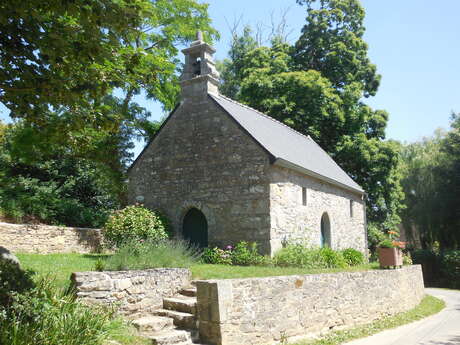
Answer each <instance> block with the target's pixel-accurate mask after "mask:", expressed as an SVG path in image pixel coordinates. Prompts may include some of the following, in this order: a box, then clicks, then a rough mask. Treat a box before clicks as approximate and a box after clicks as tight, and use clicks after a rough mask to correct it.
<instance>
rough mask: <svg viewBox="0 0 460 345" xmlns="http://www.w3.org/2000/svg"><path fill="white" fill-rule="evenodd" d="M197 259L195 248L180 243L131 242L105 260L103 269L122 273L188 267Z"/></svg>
mask: <svg viewBox="0 0 460 345" xmlns="http://www.w3.org/2000/svg"><path fill="white" fill-rule="evenodd" d="M199 257H200V254H199V253H198V251H197V250H196V249H195V248H193V247H190V246H189V245H188V244H187V243H186V242H182V241H161V242H152V241H142V240H141V241H136V242H134V241H131V242H127V243H125V244H124V245H123V246H122V247H120V248H119V249H118V250H117V251H116V252H115V254H113V255H112V256H110V257H109V258H108V259H107V260H106V262H105V265H104V269H105V270H109V271H123V270H142V269H149V268H159V267H190V266H191V265H193V264H194V263H196V262H197V261H198V259H199ZM96 268H97V267H96Z"/></svg>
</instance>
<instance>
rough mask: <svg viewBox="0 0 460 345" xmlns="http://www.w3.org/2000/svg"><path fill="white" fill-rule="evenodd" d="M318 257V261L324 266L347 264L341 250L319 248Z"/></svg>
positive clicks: (342, 266)
mask: <svg viewBox="0 0 460 345" xmlns="http://www.w3.org/2000/svg"><path fill="white" fill-rule="evenodd" d="M319 257H320V262H322V264H323V265H324V266H325V268H345V267H347V266H348V265H347V262H346V261H345V258H344V257H343V254H342V252H340V251H336V250H333V249H332V248H329V247H324V248H321V249H320V250H319Z"/></svg>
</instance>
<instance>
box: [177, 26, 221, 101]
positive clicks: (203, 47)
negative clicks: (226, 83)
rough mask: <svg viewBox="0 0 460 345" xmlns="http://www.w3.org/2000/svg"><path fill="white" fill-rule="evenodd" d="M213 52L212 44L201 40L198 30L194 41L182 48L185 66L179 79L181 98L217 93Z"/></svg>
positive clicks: (216, 73)
mask: <svg viewBox="0 0 460 345" xmlns="http://www.w3.org/2000/svg"><path fill="white" fill-rule="evenodd" d="M215 52H216V50H215V49H214V48H213V47H212V46H210V45H209V44H207V43H206V42H204V41H203V34H202V33H201V31H198V33H197V37H196V41H194V42H192V44H191V45H190V47H188V48H186V49H184V50H182V53H184V55H185V66H184V71H183V72H182V76H181V81H180V85H181V91H182V93H181V96H182V97H181V98H182V100H187V99H194V98H202V97H203V96H206V95H207V94H208V93H213V94H217V93H218V86H219V72H217V69H216V65H215V63H214V60H213V54H214V53H215Z"/></svg>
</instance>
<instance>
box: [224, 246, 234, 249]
mask: <svg viewBox="0 0 460 345" xmlns="http://www.w3.org/2000/svg"><path fill="white" fill-rule="evenodd" d="M225 249H227V250H232V249H233V247H232V246H227V247H225Z"/></svg>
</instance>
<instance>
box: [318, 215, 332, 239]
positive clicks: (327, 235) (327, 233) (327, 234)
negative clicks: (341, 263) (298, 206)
mask: <svg viewBox="0 0 460 345" xmlns="http://www.w3.org/2000/svg"><path fill="white" fill-rule="evenodd" d="M320 244H321V248H322V247H331V222H330V221H329V216H328V214H327V213H326V212H324V213H323V216H322V217H321V242H320Z"/></svg>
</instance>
